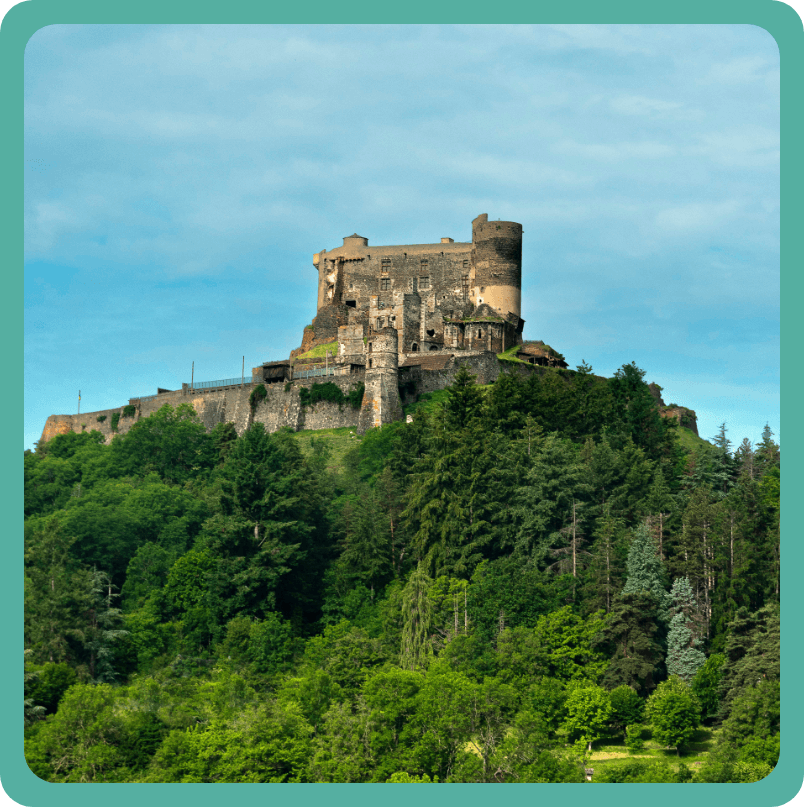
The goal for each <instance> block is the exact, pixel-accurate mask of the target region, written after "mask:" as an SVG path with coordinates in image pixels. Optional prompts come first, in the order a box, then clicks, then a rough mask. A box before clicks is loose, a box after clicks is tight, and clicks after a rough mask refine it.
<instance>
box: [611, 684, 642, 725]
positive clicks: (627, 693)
mask: <svg viewBox="0 0 804 807" xmlns="http://www.w3.org/2000/svg"><path fill="white" fill-rule="evenodd" d="M609 697H610V698H611V715H610V718H609V719H610V720H611V724H612V725H613V726H614V727H615V728H616V729H617V730H619V731H622V732H623V733H624V732H625V730H626V727H628V726H632V725H635V724H637V723H639V722H640V721H641V720H642V712H643V710H644V708H645V701H643V700H642V698H640V697H639V695H638V694H637V693H636V691H635V690H634V689H632V688H631V687H629V686H619V687H617V688H616V689H613V690H612V691H611V692H610V693H609Z"/></svg>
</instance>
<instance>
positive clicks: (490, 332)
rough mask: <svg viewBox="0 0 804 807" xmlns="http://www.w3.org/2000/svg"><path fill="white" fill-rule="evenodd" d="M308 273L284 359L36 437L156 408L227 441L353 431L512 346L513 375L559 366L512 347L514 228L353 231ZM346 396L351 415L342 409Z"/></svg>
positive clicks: (76, 419) (117, 426)
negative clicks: (261, 428)
mask: <svg viewBox="0 0 804 807" xmlns="http://www.w3.org/2000/svg"><path fill="white" fill-rule="evenodd" d="M313 265H314V266H315V267H316V270H317V272H318V305H317V311H316V315H315V317H314V319H313V321H312V324H311V325H308V326H307V327H306V328H305V330H304V335H303V338H302V344H301V346H300V347H299V348H297V349H296V350H294V351H292V352H291V354H290V357H289V358H288V359H286V360H283V361H271V362H265V363H263V364H261V365H259V366H257V367H254V368H253V369H252V372H251V376H250V377H248V378H246V377H241V378H234V379H223V380H219V381H206V382H195V381H191V382H190V383H189V384H182V388H181V389H180V390H165V389H159V390H158V391H157V393H156V394H155V395H147V396H141V397H139V398H132V399H131V400H130V401H129V403H128V405H127V406H123V407H117V408H114V409H109V410H104V411H101V412H90V413H85V414H77V415H51V416H50V417H49V418H48V420H47V423H46V424H45V428H44V431H43V433H42V440H43V441H46V440H48V439H50V438H51V437H53V436H54V435H56V434H62V433H65V432H70V431H75V432H80V431H91V430H95V429H96V430H98V431H101V432H102V433H103V434H104V435H105V437H106V439H107V441H108V440H111V439H112V437H113V436H114V434H116V433H125V432H126V431H127V430H128V429H129V428H131V426H132V425H133V424H134V423H135V422H136V421H137V420H138V419H140V418H142V417H147V416H148V415H150V414H152V413H153V412H155V411H157V410H158V409H159V408H161V407H162V406H163V405H164V404H166V403H167V404H170V405H171V406H177V405H178V404H180V403H190V404H192V406H193V407H194V408H195V410H196V412H197V413H198V415H199V417H200V418H201V420H202V422H203V423H204V424H205V426H207V428H212V427H214V426H215V425H216V424H217V423H221V422H231V423H233V424H234V425H235V428H236V430H237V432H238V434H241V433H242V432H243V431H245V430H246V429H248V428H249V427H250V426H251V425H252V423H257V422H259V423H263V424H264V425H265V427H266V428H267V429H268V430H269V431H275V430H277V429H279V428H282V427H290V428H291V429H293V430H294V431H298V430H300V429H323V428H337V427H343V426H353V427H355V429H356V431H357V432H358V433H360V434H362V433H363V432H365V431H366V430H367V429H370V428H373V427H376V426H381V425H382V424H384V423H390V422H392V421H395V420H399V419H401V418H402V406H403V404H406V403H409V402H412V401H414V400H416V399H417V398H418V396H419V395H420V394H422V393H424V392H432V391H435V390H439V389H444V388H445V387H447V386H449V385H450V384H451V383H452V381H453V379H454V377H455V374H456V373H457V371H458V369H459V368H460V366H461V365H465V366H467V367H468V369H469V370H470V371H471V372H472V373H473V374H474V375H476V376H477V380H478V383H481V384H488V383H491V382H492V381H494V380H495V379H496V378H497V376H498V375H499V374H500V372H501V361H500V359H498V354H502V353H506V352H509V354H510V352H511V349H512V348H517V347H518V350H517V351H516V352H517V356H516V359H517V360H516V363H515V364H514V365H512V364H510V363H509V364H508V366H509V367H511V368H512V369H514V368H515V369H516V370H519V371H525V372H527V371H532V368H531V367H530V366H529V365H542V366H552V367H561V368H565V367H566V366H567V365H566V363H565V362H564V359H563V356H561V355H560V354H558V353H556V352H555V351H553V350H552V349H551V348H549V347H548V346H546V345H544V343H541V342H536V343H524V342H523V339H522V329H523V326H524V320H523V319H522V316H521V311H522V307H521V302H522V225H521V224H518V223H516V222H513V221H489V218H488V215H486V214H483V215H480V216H478V217H477V218H476V219H475V220H474V221H473V222H472V240H471V242H468V241H467V242H456V241H454V240H453V239H452V238H441V242H440V243H434V244H410V245H402V246H370V245H369V242H368V239H367V238H364V237H363V236H360V235H357V234H353V235H350V236H347V237H346V238H344V239H343V246H340V247H337V248H336V249H333V250H331V251H329V252H328V251H327V250H321V252H318V253H316V254H315V255H314V256H313ZM322 382H323V383H329V384H331V385H334V387H337V388H338V389H339V390H340V392H341V394H340V395H338V394H337V393H333V388H332V387H330V388H329V392H328V393H327V396H328V397H327V396H324V399H323V400H321V399H318V402H317V403H316V402H315V401H316V398H315V396H311V391H312V387H314V386H315V385H316V384H321V383H322ZM259 387H261V388H262V389H261V390H258V389H257V388H259ZM304 390H306V392H305V391H304ZM255 391H257V392H258V393H259V394H255ZM347 399H348V400H350V401H357V402H358V403H359V404H360V406H359V408H356V407H353V406H350V405H345V404H344V401H345V400H347Z"/></svg>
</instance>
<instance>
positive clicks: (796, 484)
mask: <svg viewBox="0 0 804 807" xmlns="http://www.w3.org/2000/svg"><path fill="white" fill-rule="evenodd" d="M456 22H460V23H465V24H472V23H474V24H503V23H506V24H510V23H576V24H580V23H583V24H629V23H630V24H637V23H639V24H676V25H682V24H683V25H690V24H731V25H735V24H746V25H756V26H758V27H761V28H763V29H765V30H766V31H767V32H768V33H769V34H770V35H771V36H772V37H773V38H774V40H775V41H776V43H777V46H778V48H779V52H780V59H781V131H782V175H781V201H782V205H781V233H782V243H781V266H782V351H781V361H782V370H783V385H782V399H781V400H782V420H783V422H784V424H785V445H784V457H785V474H784V476H783V480H782V494H783V495H782V501H783V502H785V503H786V502H787V501H788V499H789V497H790V496H792V495H794V493H793V491H795V490H801V488H802V484H801V483H802V481H804V480H802V470H801V460H799V459H798V458H799V457H801V456H802V454H804V447H802V444H801V443H802V440H801V436H802V426H801V423H800V420H801V418H800V417H796V415H797V412H796V411H795V409H797V408H798V407H797V404H798V402H799V401H801V400H802V398H804V395H803V393H804V388H803V387H804V385H802V381H801V373H800V372H799V373H797V372H796V371H795V369H794V367H793V362H794V361H795V360H796V353H797V352H798V351H797V350H796V348H797V347H798V346H799V345H801V344H803V343H804V333H803V332H802V327H801V321H802V316H801V313H800V311H799V308H800V305H801V303H802V300H803V299H804V294H802V292H803V291H804V279H802V272H801V271H800V268H801V267H803V266H804V254H803V252H802V240H804V235H803V234H802V233H804V227H802V222H804V205H802V187H803V186H804V171H802V163H803V162H804V160H802V147H801V145H800V144H801V143H804V126H802V121H804V111H803V110H804V107H803V106H802V103H801V99H802V98H804V86H803V85H804V29H803V27H802V21H801V19H800V18H799V16H798V15H797V14H796V12H795V11H794V10H793V9H792V8H790V7H789V6H787V5H785V4H784V3H781V2H777V1H776V0H737V1H736V2H732V1H729V0H700V1H698V2H674V3H669V4H667V5H659V4H652V3H645V2H643V1H642V0H609V2H606V3H603V2H600V0H572V2H571V3H569V2H568V3H567V4H566V5H561V6H559V5H558V4H556V3H555V2H553V3H546V2H525V1H524V0H515V2H513V3H509V4H506V5H505V6H499V5H496V6H493V5H491V4H489V3H482V4H481V3H478V2H461V3H457V2H440V3H438V4H433V3H430V2H422V0H413V1H412V2H411V1H410V0H408V2H405V3H404V4H397V5H391V4H387V3H383V4H379V3H368V2H366V0H352V1H351V2H341V3H339V4H337V5H336V4H334V3H331V2H322V0H312V1H310V0H308V2H307V3H304V4H290V3H283V4H279V3H267V2H265V0H229V2H227V3H221V4H218V3H213V2H209V1H208V0H207V2H199V0H161V1H160V2H155V1H154V0H145V2H139V3H137V4H136V5H134V4H131V5H128V4H126V5H117V4H115V3H110V2H108V1H107V2H100V1H99V0H27V2H23V3H21V4H19V5H17V6H14V7H13V8H12V9H11V10H10V11H9V12H8V13H7V15H6V17H5V18H4V19H3V21H2V25H0V76H2V80H1V81H0V110H2V111H3V115H4V122H3V125H2V127H0V146H2V148H1V149H0V155H1V156H0V232H1V233H2V240H1V241H0V243H2V244H3V245H4V254H5V255H6V258H7V260H4V261H3V266H4V267H5V271H4V273H3V282H4V286H5V290H6V294H5V295H4V299H3V302H2V306H3V314H4V316H3V317H2V319H0V323H1V324H0V329H2V333H3V336H4V337H5V338H4V344H5V345H6V366H7V375H10V376H11V377H12V378H13V377H14V376H15V375H16V372H17V370H16V367H17V364H19V376H18V377H19V378H20V381H22V377H23V370H24V367H23V358H22V350H21V348H22V320H23V315H22V305H21V301H22V297H23V294H22V292H23V272H22V271H21V270H22V266H23V250H22V229H23V213H22V205H21V200H22V197H23V170H22V167H23V55H24V51H25V46H26V44H27V42H28V40H29V39H30V38H31V37H32V36H33V34H34V33H35V32H36V31H37V30H39V29H40V28H44V27H46V26H48V25H54V24H131V23H140V24H143V23H144V24H178V23H185V24H186V23H194V24H227V23H228V24H233V23H240V24H248V23H251V24H271V23H274V24H278V23H297V24H325V23H329V24H338V23H340V24H377V23H383V24H412V23H430V24H448V23H456ZM785 371H786V372H785ZM21 386H22V385H21V384H20V387H21ZM12 391H13V387H12V386H11V385H9V388H8V389H7V390H6V395H3V396H1V397H0V407H1V409H0V411H2V415H3V421H4V422H5V423H6V424H7V425H9V426H10V425H13V424H14V423H18V424H19V426H20V429H21V427H22V420H23V407H22V401H18V400H16V398H17V397H18V396H16V395H15V394H12ZM788 413H789V415H790V417H789V418H788V417H786V415H787V414H788ZM18 435H19V432H17V431H16V430H11V429H7V430H5V431H2V432H0V446H2V456H3V457H4V458H5V460H4V462H3V463H2V465H1V466H0V472H1V473H2V478H3V482H4V484H3V486H2V490H3V500H4V502H5V503H6V504H7V507H6V508H5V515H6V519H5V520H6V523H7V524H9V525H10V526H11V529H10V530H8V532H7V533H6V534H7V535H8V536H12V537H11V538H10V539H7V545H6V548H5V550H4V555H5V561H6V562H4V563H2V564H0V592H2V600H1V601H2V603H3V606H4V608H3V615H4V617H5V618H4V619H3V621H2V622H3V630H2V636H3V642H2V647H3V648H4V649H5V653H4V654H3V655H4V657H5V659H6V660H7V661H8V662H10V663H6V664H4V665H1V666H0V681H2V688H0V725H2V728H0V777H1V778H2V787H3V790H5V792H6V793H7V794H8V796H9V797H10V798H11V799H13V800H14V801H16V802H18V803H19V804H23V805H26V806H27V807H39V805H51V804H58V805H65V806H66V807H69V805H73V804H74V805H76V807H79V805H80V807H94V806H95V805H97V807H106V805H107V804H108V803H109V800H110V799H113V800H114V802H115V805H116V807H117V805H120V807H127V805H132V807H134V805H140V804H142V803H143V802H144V801H146V800H147V801H148V802H149V803H152V804H160V803H168V802H171V801H174V800H176V799H177V798H182V799H188V800H190V801H191V802H192V803H193V804H194V805H204V804H210V805H213V804H214V805H217V804H218V803H219V802H220V801H221V800H222V799H225V800H232V801H237V802H255V803H259V802H261V801H266V800H270V801H271V802H277V803H280V804H288V805H294V807H295V806H296V805H301V806H302V807H307V805H309V807H313V805H318V804H319V803H320V802H321V801H322V800H323V801H326V802H327V803H328V804H329V805H332V806H333V807H338V806H339V805H341V804H343V805H344V807H347V806H348V807H354V805H360V804H366V805H368V804H370V803H374V802H381V803H383V804H387V805H389V807H396V805H399V807H403V805H406V804H407V802H409V801H410V799H411V793H409V792H407V791H404V790H402V789H401V787H402V786H400V785H391V786H389V785H371V784H363V785H324V784H317V785H312V784H311V785H288V786H283V785H251V784H242V785H227V784H221V785H197V784H187V785H175V784H152V785H148V784H131V785H113V784H86V785H81V784H73V785H63V784H51V783H48V782H44V781H43V780H41V779H39V778H38V777H36V776H34V774H32V773H31V771H30V770H29V769H28V766H27V765H26V763H25V759H24V757H23V753H22V742H21V740H22V735H21V731H20V728H19V712H20V707H19V704H20V703H21V702H22V700H23V694H22V681H23V676H22V670H21V669H20V666H21V659H22V653H21V652H20V650H21V648H22V645H23V621H22V603H23V578H22V575H21V574H20V571H21V569H22V564H23V546H22V521H23V518H22V507H21V502H22V496H23V483H22V473H21V469H20V467H19V464H18V461H16V462H13V463H12V462H11V460H10V458H11V457H12V456H18V452H19V447H18V446H19V438H18ZM790 457H792V458H794V459H792V460H788V458H790ZM782 527H783V529H782V548H783V553H784V563H783V564H782V569H781V577H782V617H783V618H782V623H783V626H784V629H783V631H782V668H783V675H782V703H783V709H782V736H783V742H782V754H781V758H780V761H779V764H778V765H777V767H776V769H775V770H774V771H773V773H772V774H771V775H770V776H768V777H767V778H766V779H764V780H762V781H761V782H757V783H754V784H746V785H734V784H732V785H658V784H657V785H609V786H607V787H595V788H593V789H590V788H588V787H586V786H584V785H557V784H556V785H507V786H505V788H504V790H501V791H500V790H497V791H495V792H494V793H495V797H496V798H497V799H504V800H505V801H506V803H507V804H510V805H518V804H522V805H530V804H532V803H533V802H534V801H536V800H541V799H545V800H546V801H547V802H548V803H549V802H551V801H558V800H560V801H561V803H562V804H567V803H576V802H584V801H590V800H592V799H594V803H595V805H612V807H623V805H630V804H644V803H645V802H649V803H650V804H651V807H659V806H660V805H665V804H667V805H668V807H669V805H675V803H676V802H677V801H678V799H679V797H681V798H682V799H683V801H684V803H685V805H688V806H689V807H694V806H695V805H699V804H701V805H703V804H707V803H710V802H712V801H713V800H721V799H727V800H728V803H729V807H735V805H736V807H740V805H750V806H751V807H765V806H766V805H767V806H768V807H775V805H782V804H784V803H786V802H788V801H790V800H791V799H793V798H794V797H795V795H796V793H797V792H798V791H799V789H800V788H801V785H802V780H803V779H804V762H802V750H803V748H802V747H803V746H804V742H802V739H801V731H800V730H799V726H800V725H801V721H802V717H803V716H804V714H803V713H802V701H803V700H804V697H803V696H802V687H801V686H800V684H799V681H798V680H797V675H796V673H797V672H798V671H799V670H800V669H801V667H802V662H804V653H803V652H802V650H801V647H800V642H799V641H798V636H797V634H798V632H799V628H798V625H799V619H798V615H799V614H800V613H801V609H802V594H801V592H802V588H801V586H800V585H799V587H798V588H796V582H795V579H796V577H797V575H796V571H797V570H798V569H800V568H802V555H804V550H802V547H801V542H800V541H798V540H797V539H796V534H795V532H794V530H795V526H794V522H793V518H792V516H791V512H790V508H789V507H784V506H783V508H782ZM788 617H789V618H788ZM178 788H180V790H178ZM266 788H271V789H270V790H266ZM483 788H484V786H483V785H452V786H450V788H449V789H448V790H446V791H444V789H443V788H440V787H437V786H435V785H430V786H425V788H417V789H416V790H415V791H414V796H415V798H416V801H417V803H418V804H423V805H426V804H437V803H443V802H444V801H445V800H448V801H453V800H454V801H455V802H458V803H460V804H461V805H477V807H481V805H482V807H486V802H487V801H488V799H489V796H490V795H491V794H490V792H489V791H487V790H484V789H483ZM677 788H683V790H681V791H680V792H679V791H678V790H677ZM726 791H727V792H726ZM179 794H180V795H179Z"/></svg>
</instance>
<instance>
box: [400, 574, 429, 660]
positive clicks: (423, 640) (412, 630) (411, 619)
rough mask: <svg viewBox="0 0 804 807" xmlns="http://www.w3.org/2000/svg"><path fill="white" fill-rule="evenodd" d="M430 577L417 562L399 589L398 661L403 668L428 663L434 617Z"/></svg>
mask: <svg viewBox="0 0 804 807" xmlns="http://www.w3.org/2000/svg"><path fill="white" fill-rule="evenodd" d="M432 584H433V581H432V579H431V578H430V577H428V575H427V572H426V571H425V569H424V566H423V565H422V564H421V563H419V564H418V566H417V567H416V568H415V569H414V570H413V572H412V573H411V575H410V577H409V578H408V582H407V584H406V585H405V588H404V590H403V591H402V649H401V652H400V657H399V664H400V666H401V667H402V669H404V670H419V669H422V668H424V667H426V666H427V662H428V659H429V658H430V657H431V655H432V652H433V648H432V645H431V643H430V622H431V620H432V617H433V609H432V603H431V602H430V587H431V586H432Z"/></svg>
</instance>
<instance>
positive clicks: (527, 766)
mask: <svg viewBox="0 0 804 807" xmlns="http://www.w3.org/2000/svg"><path fill="white" fill-rule="evenodd" d="M494 765H495V767H496V771H495V776H496V781H502V782H536V783H545V782H583V781H584V769H583V764H582V762H581V760H579V759H577V758H576V757H574V756H572V755H569V754H566V753H563V752H562V751H561V750H560V748H559V747H558V744H557V742H556V740H555V739H553V737H552V736H551V734H550V732H549V731H547V730H546V728H545V724H544V721H543V718H542V715H541V714H539V713H535V712H533V711H530V710H527V709H525V710H523V711H520V712H518V713H517V715H516V716H515V717H514V720H513V724H512V725H511V727H510V729H509V730H508V732H507V734H506V736H505V738H504V740H503V741H502V743H501V744H500V747H499V749H498V751H497V753H496V754H495V756H494Z"/></svg>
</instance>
